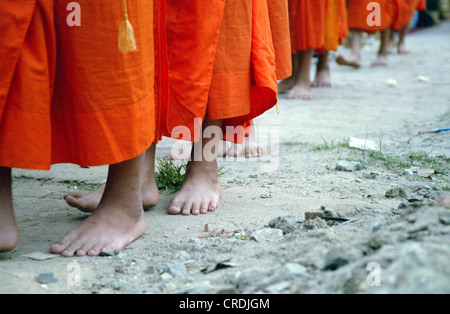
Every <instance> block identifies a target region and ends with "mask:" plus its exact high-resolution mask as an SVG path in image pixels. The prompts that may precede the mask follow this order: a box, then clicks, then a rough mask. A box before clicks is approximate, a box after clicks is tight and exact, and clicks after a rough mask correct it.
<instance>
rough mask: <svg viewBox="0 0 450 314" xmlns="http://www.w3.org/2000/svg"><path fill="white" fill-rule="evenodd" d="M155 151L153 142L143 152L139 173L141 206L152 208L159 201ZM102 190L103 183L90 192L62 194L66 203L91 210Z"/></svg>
mask: <svg viewBox="0 0 450 314" xmlns="http://www.w3.org/2000/svg"><path fill="white" fill-rule="evenodd" d="M155 151H156V145H155V144H153V145H152V146H151V147H150V148H149V149H148V150H147V151H146V152H145V158H144V164H143V168H142V173H141V182H142V187H141V191H142V206H143V207H144V208H152V207H154V206H156V205H157V204H158V202H159V191H158V187H157V185H156V180H155ZM104 191H105V184H103V185H102V186H101V187H99V188H98V189H97V190H96V191H94V192H92V193H90V194H87V195H83V194H80V193H70V194H66V195H64V199H65V200H66V202H67V204H68V205H70V206H72V207H75V208H78V209H79V210H81V211H83V212H93V211H94V210H95V209H96V208H97V207H98V205H99V203H100V200H101V198H102V196H103V192H104Z"/></svg>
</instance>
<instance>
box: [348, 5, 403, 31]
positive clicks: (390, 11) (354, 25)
mask: <svg viewBox="0 0 450 314" xmlns="http://www.w3.org/2000/svg"><path fill="white" fill-rule="evenodd" d="M373 2H375V3H378V4H379V5H380V9H381V12H380V18H381V21H380V22H381V23H380V25H373V26H371V25H369V23H367V18H368V16H369V14H371V13H372V12H373V11H371V10H368V9H367V8H368V5H369V4H370V3H373ZM394 17H395V3H394V0H348V27H349V29H351V30H360V31H364V32H367V33H375V32H379V31H383V30H385V29H388V28H390V27H391V25H392V23H393V20H394Z"/></svg>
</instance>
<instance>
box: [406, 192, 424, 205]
mask: <svg viewBox="0 0 450 314" xmlns="http://www.w3.org/2000/svg"><path fill="white" fill-rule="evenodd" d="M423 199H424V197H423V195H420V194H417V193H411V195H410V196H409V197H408V202H410V203H412V202H420V201H423Z"/></svg>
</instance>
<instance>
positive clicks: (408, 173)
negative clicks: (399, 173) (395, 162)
mask: <svg viewBox="0 0 450 314" xmlns="http://www.w3.org/2000/svg"><path fill="white" fill-rule="evenodd" d="M403 174H404V175H405V176H412V175H413V172H412V171H411V170H409V169H405V170H404V171H403Z"/></svg>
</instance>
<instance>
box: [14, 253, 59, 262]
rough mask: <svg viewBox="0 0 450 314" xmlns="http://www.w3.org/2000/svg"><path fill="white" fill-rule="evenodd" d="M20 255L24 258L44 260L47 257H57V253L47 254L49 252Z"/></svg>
mask: <svg viewBox="0 0 450 314" xmlns="http://www.w3.org/2000/svg"><path fill="white" fill-rule="evenodd" d="M20 257H26V258H29V259H32V260H35V261H46V260H48V259H52V258H55V257H57V255H55V254H49V253H42V252H34V253H29V254H25V255H22V256H20Z"/></svg>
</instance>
